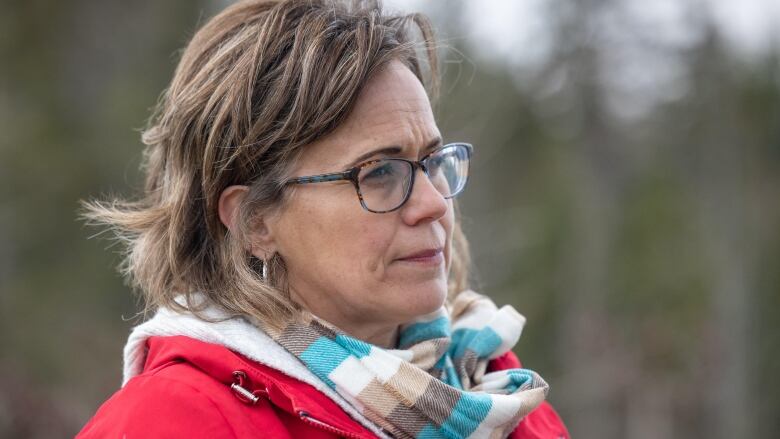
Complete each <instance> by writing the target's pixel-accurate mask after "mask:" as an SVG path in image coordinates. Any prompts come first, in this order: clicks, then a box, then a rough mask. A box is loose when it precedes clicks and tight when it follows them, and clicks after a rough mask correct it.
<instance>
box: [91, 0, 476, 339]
mask: <svg viewBox="0 0 780 439" xmlns="http://www.w3.org/2000/svg"><path fill="white" fill-rule="evenodd" d="M415 39H416V40H417V41H415ZM420 40H421V41H420ZM435 50H436V48H435V46H434V39H433V31H432V27H431V24H430V23H429V21H428V19H427V18H425V17H424V16H423V15H420V14H409V15H388V14H386V13H385V12H384V11H382V9H381V6H380V5H379V4H377V3H375V2H371V3H364V2H355V3H353V4H351V5H347V4H344V3H342V2H339V1H334V0H292V1H258V0H253V1H243V2H239V3H236V4H234V5H232V6H230V7H228V8H227V9H225V10H224V11H223V12H222V13H220V14H219V15H217V16H216V17H214V18H212V19H211V20H210V21H208V22H207V23H206V24H205V25H204V26H203V27H202V28H201V29H200V30H199V31H198V32H197V33H196V34H195V35H194V36H193V38H192V40H191V41H190V43H189V44H188V45H187V48H186V49H185V50H184V52H183V54H182V57H181V60H180V61H179V65H178V67H177V68H176V71H175V73H174V76H173V80H172V81H171V84H170V86H169V87H168V88H167V89H166V91H165V92H164V93H163V95H162V97H161V99H160V102H159V103H158V105H157V108H156V110H155V112H154V114H153V116H152V118H151V119H150V122H149V125H148V127H147V128H146V130H145V131H144V133H143V136H142V140H143V143H144V144H145V145H146V148H145V150H144V155H143V162H142V170H143V171H144V172H145V178H146V180H145V187H144V193H143V194H142V197H140V199H136V200H123V199H116V198H114V199H109V200H105V201H99V200H93V201H82V206H83V209H84V210H83V212H82V217H83V218H85V219H86V220H87V221H88V223H89V224H93V225H102V226H108V228H109V230H111V231H113V232H114V234H115V237H116V238H117V239H118V240H119V241H121V242H122V244H123V245H124V246H123V249H124V254H123V260H122V263H121V265H120V267H119V270H120V272H121V273H122V274H123V275H124V276H125V278H126V279H127V281H128V283H129V284H130V285H131V286H132V287H133V288H134V289H135V290H138V291H139V292H140V293H141V295H142V298H143V302H144V304H145V309H144V310H145V311H146V312H148V311H151V310H154V309H156V308H157V307H160V306H165V307H169V308H173V309H179V310H183V309H188V310H190V311H192V312H195V313H199V312H200V311H202V309H203V308H204V307H205V306H208V305H210V304H215V305H217V306H219V307H221V308H222V309H224V310H225V311H227V312H228V313H229V314H230V315H248V316H252V317H255V318H259V319H261V320H263V321H264V322H266V323H268V324H271V325H275V326H278V325H281V324H282V322H283V321H284V320H285V319H286V318H289V317H292V316H293V315H294V314H295V313H296V310H297V308H296V306H295V304H294V303H293V302H292V301H291V299H290V296H289V292H288V287H287V284H286V280H285V279H286V275H285V273H286V272H285V266H284V261H282V260H281V259H280V258H279V257H278V255H276V256H274V257H273V258H271V259H270V260H268V261H266V263H267V264H268V267H267V268H268V272H269V276H268V277H269V279H270V281H269V282H267V281H265V280H263V278H262V276H261V275H260V274H259V271H260V261H259V260H257V259H256V258H255V257H254V256H252V255H251V254H250V252H249V251H248V249H249V246H248V245H247V243H248V242H249V231H250V230H251V228H252V220H253V218H256V217H257V215H262V214H267V213H271V212H274V210H275V209H279V208H283V203H284V200H285V191H284V190H283V184H282V182H283V181H284V180H285V178H286V177H287V176H288V175H289V172H290V169H291V168H292V166H293V165H294V163H295V161H296V160H297V158H298V157H299V156H300V155H301V153H302V152H303V151H304V150H305V147H306V145H307V144H309V143H311V142H313V141H315V140H317V139H318V138H320V137H322V136H325V135H327V134H328V133H330V132H331V131H333V130H334V129H335V128H336V127H337V126H338V125H339V124H340V123H342V122H343V121H344V120H345V119H346V118H347V116H348V115H349V113H350V111H351V109H352V108H353V106H354V104H355V101H356V99H357V97H358V94H359V93H360V91H361V90H362V89H363V87H364V86H365V85H366V83H367V82H368V80H369V79H370V78H371V75H372V74H373V73H375V72H376V71H377V70H378V69H380V68H381V67H382V66H384V65H385V64H387V63H388V62H389V61H391V60H399V61H401V62H402V63H404V64H405V65H406V66H407V67H408V68H409V69H410V70H411V71H412V72H413V73H414V74H415V75H416V76H417V78H418V79H419V80H420V81H421V82H422V83H423V85H424V86H425V87H426V90H428V94H429V96H430V97H431V99H432V100H435V98H436V91H437V88H438V70H437V59H436V52H435ZM234 184H245V185H248V186H249V191H248V193H247V196H246V197H245V198H244V200H243V201H242V203H241V206H240V207H239V213H238V216H237V217H236V219H237V221H236V227H235V230H234V231H233V232H229V231H228V230H227V228H226V227H225V226H224V225H223V224H222V223H221V222H220V219H219V215H218V207H217V206H218V201H219V197H220V194H221V192H222V191H223V190H224V189H225V188H226V187H228V186H230V185H234ZM468 264H469V258H468V245H467V242H466V239H465V237H464V235H463V233H462V231H461V229H460V226H459V225H458V221H457V220H456V225H455V232H454V242H453V252H452V265H451V269H450V281H449V292H450V297H453V296H454V294H457V293H458V292H460V291H461V290H463V289H465V288H466V287H467V271H468ZM194 293H201V294H202V295H203V297H205V299H206V300H205V301H195V300H192V299H193V298H194V296H193V294H194ZM179 295H183V297H184V299H185V300H184V301H182V302H181V303H179V302H176V301H175V300H174V298H176V297H177V296H179ZM196 302H197V303H196Z"/></svg>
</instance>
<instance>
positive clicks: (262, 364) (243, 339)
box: [123, 308, 387, 438]
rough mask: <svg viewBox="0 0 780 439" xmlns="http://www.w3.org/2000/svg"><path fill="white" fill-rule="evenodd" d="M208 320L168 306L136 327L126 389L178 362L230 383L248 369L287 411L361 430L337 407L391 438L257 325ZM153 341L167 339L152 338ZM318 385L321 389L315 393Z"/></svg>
mask: <svg viewBox="0 0 780 439" xmlns="http://www.w3.org/2000/svg"><path fill="white" fill-rule="evenodd" d="M204 317H207V318H208V319H210V320H212V321H206V320H202V319H200V318H198V317H195V316H193V315H192V314H189V313H180V312H175V311H171V310H169V309H165V308H162V309H160V310H159V311H158V312H157V313H156V314H155V316H154V317H153V318H151V319H150V320H148V321H146V322H144V323H142V324H141V325H139V326H136V327H135V328H134V329H133V331H132V333H131V334H130V337H129V338H128V341H127V344H126V345H125V348H124V377H123V385H124V384H126V383H127V381H129V380H130V379H131V378H133V377H134V376H136V375H139V374H140V373H141V372H142V371H144V370H150V369H153V368H156V367H159V366H161V365H164V364H166V363H168V362H170V361H174V360H179V361H180V360H184V361H187V362H189V363H192V364H193V365H195V366H196V367H197V368H199V369H200V370H202V371H204V372H205V373H207V374H209V375H210V376H212V377H214V378H215V379H217V380H218V381H220V382H223V383H225V384H227V385H230V384H231V383H232V382H233V381H234V376H233V372H234V371H236V370H243V371H245V372H246V373H247V374H248V375H249V377H248V378H249V381H250V383H252V384H251V385H252V386H254V387H256V388H259V387H265V388H267V391H268V396H269V398H270V399H271V400H272V402H274V404H276V405H278V406H279V407H280V408H282V409H284V410H286V411H290V412H291V413H294V414H296V415H299V416H300V412H301V411H305V412H307V413H309V414H310V415H311V416H312V417H315V419H317V420H320V421H325V422H328V423H329V424H331V425H335V426H338V427H339V428H341V429H344V430H345V431H354V430H355V426H350V425H348V423H345V422H344V420H340V419H339V418H338V417H337V416H334V410H333V407H332V406H333V403H335V404H336V405H338V406H339V407H341V409H343V410H344V411H345V412H347V413H348V414H349V415H350V416H351V417H352V419H354V420H356V421H357V422H358V423H360V424H361V425H363V427H365V428H366V429H368V430H369V431H371V432H372V433H374V434H375V435H377V436H379V437H382V438H386V437H387V435H386V434H384V433H383V432H382V430H380V429H379V428H378V427H377V426H376V424H374V423H372V422H371V421H370V420H368V419H367V418H366V417H365V416H363V415H362V414H360V413H359V412H358V411H357V410H356V409H355V408H354V407H352V406H351V405H350V404H349V403H348V402H347V401H346V400H345V399H344V398H343V397H341V396H340V395H339V394H338V393H336V392H335V391H334V390H333V389H331V388H330V387H328V385H327V384H325V383H324V382H323V381H322V380H320V379H319V378H317V376H316V375H314V374H313V373H312V372H311V371H309V369H307V368H306V366H304V365H303V364H302V363H301V362H300V361H299V360H298V359H297V358H295V356H293V355H292V354H291V353H289V352H287V351H286V350H285V349H284V348H283V347H281V346H280V345H278V344H277V343H276V342H275V341H273V339H271V338H270V337H269V336H268V335H267V334H265V332H263V331H262V330H260V329H259V328H257V327H256V326H254V325H252V324H250V323H249V322H247V321H246V320H245V319H242V318H226V316H225V315H224V314H222V313H221V312H220V311H219V310H216V309H213V308H211V309H207V310H206V311H205V312H204ZM153 337H155V338H156V337H165V339H162V338H160V339H156V340H152V338H153ZM162 341H164V342H162ZM248 360H251V361H248ZM254 362H256V363H259V364H255V363H254ZM312 387H313V388H314V390H316V391H311V390H312V389H311V388H312ZM307 390H308V391H307ZM328 406H330V409H328Z"/></svg>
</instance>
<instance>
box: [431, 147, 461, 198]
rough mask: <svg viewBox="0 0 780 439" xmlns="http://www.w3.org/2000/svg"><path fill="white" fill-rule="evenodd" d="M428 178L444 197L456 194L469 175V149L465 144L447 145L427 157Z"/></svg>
mask: <svg viewBox="0 0 780 439" xmlns="http://www.w3.org/2000/svg"><path fill="white" fill-rule="evenodd" d="M425 166H426V168H427V169H428V178H429V179H430V180H431V183H433V185H434V186H435V187H436V189H438V190H439V192H440V193H441V194H442V195H443V196H444V198H452V197H454V196H455V195H458V194H459V193H460V192H461V191H463V188H464V187H466V181H467V180H468V176H469V150H468V148H467V147H466V146H465V145H449V146H445V147H444V148H442V149H441V150H440V151H437V152H435V153H433V154H432V155H431V156H430V157H428V159H427V161H426V164H425Z"/></svg>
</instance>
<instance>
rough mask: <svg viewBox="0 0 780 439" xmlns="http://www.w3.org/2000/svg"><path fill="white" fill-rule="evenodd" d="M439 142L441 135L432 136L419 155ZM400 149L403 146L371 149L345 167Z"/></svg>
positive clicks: (438, 144) (395, 152) (394, 153)
mask: <svg viewBox="0 0 780 439" xmlns="http://www.w3.org/2000/svg"><path fill="white" fill-rule="evenodd" d="M441 143H442V140H441V137H438V136H437V137H435V138H433V139H432V140H430V141H429V142H428V144H427V145H426V146H425V147H424V148H423V149H422V151H421V152H420V157H422V156H424V155H425V154H427V153H428V152H429V151H431V150H432V149H434V148H436V147H438V146H441ZM401 151H403V148H402V147H400V146H397V145H391V146H383V147H381V148H378V149H375V150H373V151H369V152H367V153H365V154H363V155H361V156H360V157H358V158H356V159H355V160H353V161H352V162H351V163H350V164H349V165H347V166H346V168H352V167H354V166H356V165H357V164H359V163H361V162H364V161H366V160H368V159H370V158H371V157H374V156H376V155H397V154H400V153H401Z"/></svg>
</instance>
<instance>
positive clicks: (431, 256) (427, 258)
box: [399, 248, 444, 265]
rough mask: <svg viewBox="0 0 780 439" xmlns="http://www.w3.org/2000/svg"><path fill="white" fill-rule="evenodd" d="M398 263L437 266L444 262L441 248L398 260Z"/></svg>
mask: <svg viewBox="0 0 780 439" xmlns="http://www.w3.org/2000/svg"><path fill="white" fill-rule="evenodd" d="M399 261H403V262H410V263H413V264H419V265H439V264H441V263H442V261H444V254H443V252H442V249H441V248H431V249H426V250H423V251H419V252H416V253H413V254H411V255H409V256H406V257H403V258H400V259H399Z"/></svg>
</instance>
